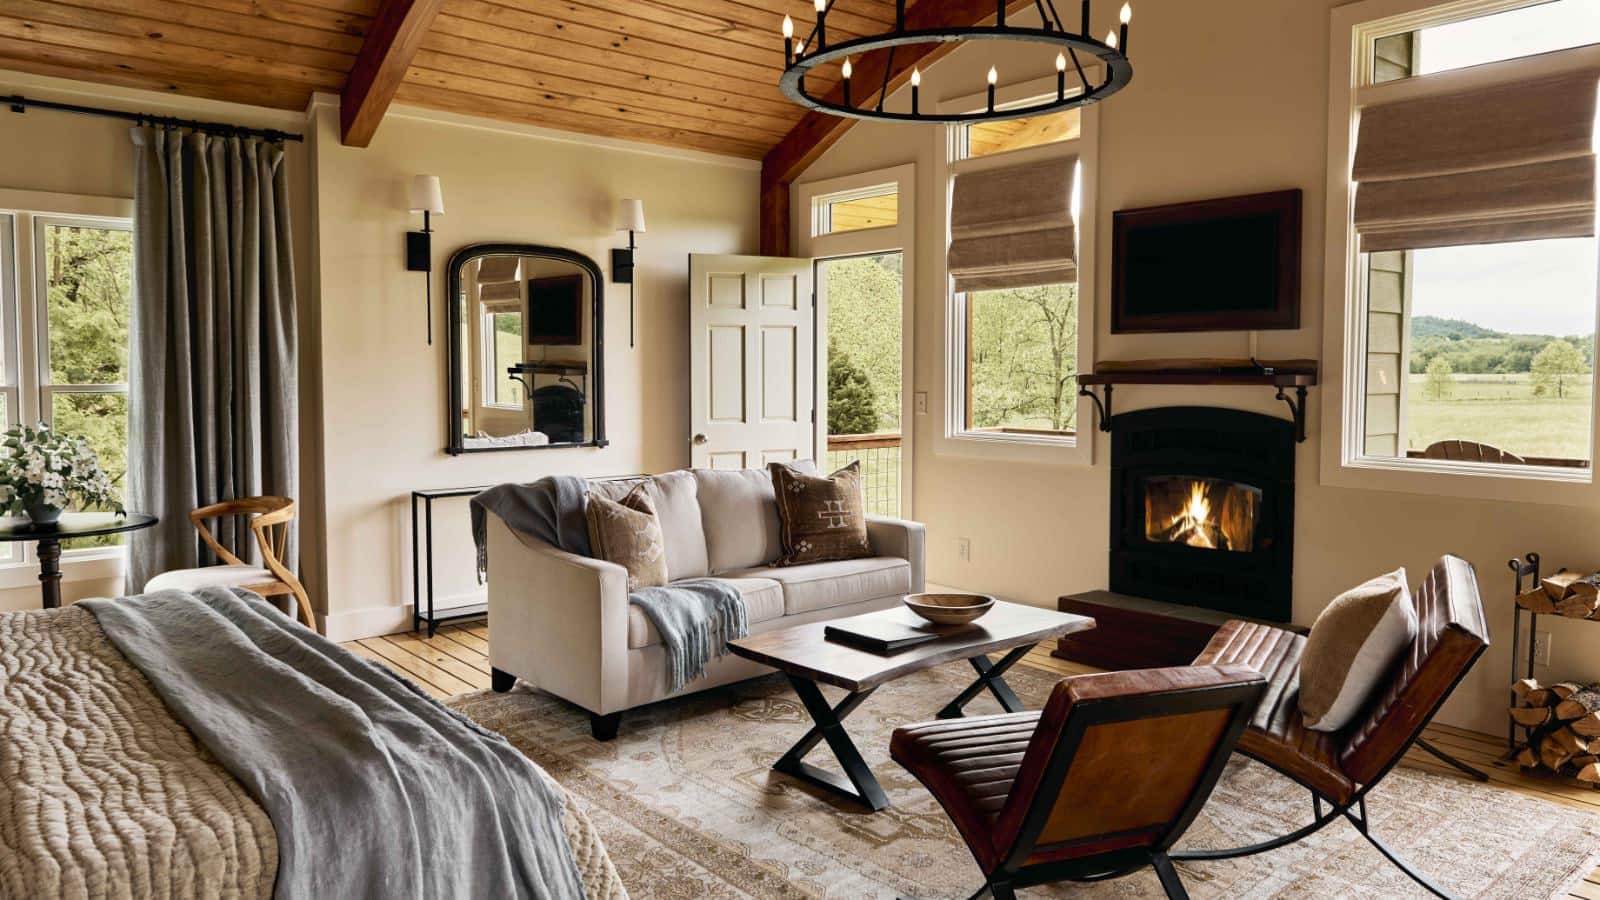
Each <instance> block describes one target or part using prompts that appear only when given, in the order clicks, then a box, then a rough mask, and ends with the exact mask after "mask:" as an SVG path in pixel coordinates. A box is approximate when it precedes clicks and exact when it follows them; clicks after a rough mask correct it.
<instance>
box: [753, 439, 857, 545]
mask: <svg viewBox="0 0 1600 900" xmlns="http://www.w3.org/2000/svg"><path fill="white" fill-rule="evenodd" d="M769 468H770V469H771V470H772V491H773V494H774V495H775V496H776V498H777V501H778V531H779V537H780V541H781V543H782V544H783V555H782V556H780V557H778V559H777V560H776V561H775V562H773V565H775V566H799V565H804V564H806V563H814V562H827V561H828V560H834V559H858V558H860V557H863V556H871V555H872V545H871V544H869V543H867V515H866V510H865V506H866V504H865V502H864V498H863V495H862V490H861V462H860V461H859V460H857V461H854V462H852V463H850V465H848V466H845V467H844V468H842V469H840V470H839V471H837V472H835V473H833V474H832V475H829V476H827V477H826V478H824V477H822V476H820V475H807V474H804V473H802V472H800V471H797V470H796V469H795V468H793V467H791V466H789V465H787V464H785V463H771V464H770V466H769Z"/></svg>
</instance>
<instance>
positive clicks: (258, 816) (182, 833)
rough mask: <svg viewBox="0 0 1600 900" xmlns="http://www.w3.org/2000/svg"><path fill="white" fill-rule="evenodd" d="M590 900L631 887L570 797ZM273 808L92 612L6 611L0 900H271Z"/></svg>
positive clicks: (571, 830) (571, 826) (0, 670)
mask: <svg viewBox="0 0 1600 900" xmlns="http://www.w3.org/2000/svg"><path fill="white" fill-rule="evenodd" d="M566 831H567V835H568V839H569V841H570V842H571V844H572V847H573V851H574V855H575V856H576V857H577V860H578V869H579V873H580V874H581V875H582V876H583V880H584V887H585V891H586V892H587V893H588V895H589V897H590V898H593V900H613V898H624V897H626V896H627V894H626V892H625V891H624V890H623V889H622V887H621V884H620V882H618V880H617V875H616V871H615V869H613V868H612V865H611V862H610V860H609V859H608V858H607V856H606V852H605V849H604V847H603V846H601V844H600V843H599V838H598V836H597V835H596V833H595V831H594V829H593V827H592V826H591V825H590V824H589V822H588V821H587V820H586V819H585V818H584V817H583V815H582V813H581V812H580V811H579V810H578V809H577V808H576V805H575V804H572V803H568V804H567V806H566ZM277 867H278V842H277V838H276V836H275V834H274V832H273V828H272V822H271V820H270V819H268V818H267V814H266V811H265V810H263V809H262V808H261V806H260V805H259V804H257V803H256V802H255V800H253V799H252V798H251V797H250V795H249V794H247V793H246V792H245V789H244V787H243V786H242V785H241V784H239V783H238V782H237V781H235V780H234V778H233V777H232V776H231V775H229V774H228V773H227V771H225V770H224V769H223V768H222V767H221V766H219V765H218V764H217V762H216V761H215V760H213V759H212V758H211V755H210V754H209V753H207V752H206V750H205V748H204V747H202V746H200V745H199V744H198V743H197V742H196V741H195V739H194V737H193V736H192V735H190V733H189V732H188V730H187V729H185V728H184V727H183V726H182V725H181V724H179V723H178V722H177V721H176V720H175V719H173V718H172V716H171V715H169V714H168V712H167V710H166V707H165V706H164V705H163V704H162V702H161V700H160V698H158V697H157V696H156V695H155V693H154V692H153V691H152V690H151V687H150V684H149V683H148V682H147V681H146V680H145V678H144V676H143V675H142V674H140V673H139V671H138V670H137V669H135V668H134V667H133V666H132V665H131V664H129V663H128V662H127V660H125V659H124V658H123V657H122V655H121V653H119V652H118V651H117V649H116V648H115V647H113V646H112V645H111V644H110V643H109V642H108V641H107V640H106V637H105V635H104V633H103V632H101V630H100V625H99V623H98V622H97V621H96V620H95V617H94V616H93V615H92V614H91V613H89V612H88V611H87V610H82V609H76V608H73V607H68V608H66V609H61V610H49V611H39V612H20V613H4V614H0V898H23V897H118V898H122V897H207V898H210V897H261V898H265V897H271V896H272V886H273V879H274V876H275V873H276V871H277Z"/></svg>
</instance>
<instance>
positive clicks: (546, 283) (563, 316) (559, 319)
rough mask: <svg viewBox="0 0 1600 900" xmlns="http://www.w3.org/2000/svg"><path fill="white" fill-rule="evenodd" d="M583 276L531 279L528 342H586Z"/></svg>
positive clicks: (575, 343)
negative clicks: (584, 337) (584, 333)
mask: <svg viewBox="0 0 1600 900" xmlns="http://www.w3.org/2000/svg"><path fill="white" fill-rule="evenodd" d="M583 293H584V291H583V276H582V275H557V276H554V277H551V278H530V279H528V343H529V344H530V345H532V344H554V345H558V346H577V345H581V344H582V343H583Z"/></svg>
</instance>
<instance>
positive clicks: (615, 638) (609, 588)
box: [489, 516, 628, 715]
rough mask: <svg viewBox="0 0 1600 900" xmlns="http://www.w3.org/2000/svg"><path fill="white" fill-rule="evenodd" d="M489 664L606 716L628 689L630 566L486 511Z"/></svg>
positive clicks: (623, 699) (621, 703)
mask: <svg viewBox="0 0 1600 900" xmlns="http://www.w3.org/2000/svg"><path fill="white" fill-rule="evenodd" d="M489 620H490V621H491V622H492V623H494V627H493V628H491V629H490V630H489V664H490V665H492V666H493V667H495V668H496V669H500V670H501V671H504V672H510V673H511V674H513V675H516V676H517V677H519V678H523V679H526V680H528V681H531V682H533V683H534V684H536V685H538V686H539V687H540V688H541V689H542V690H546V691H549V692H550V693H552V694H555V695H556V696H558V697H563V698H565V699H567V700H570V701H572V702H573V703H576V704H578V705H579V706H582V707H583V708H584V709H587V710H589V711H590V712H593V713H599V714H601V715H605V714H608V713H611V712H615V711H617V710H619V709H622V708H623V707H624V705H625V702H626V699H627V689H628V659H627V654H628V571H627V570H626V569H624V568H623V567H622V566H619V565H617V564H616V563H610V562H606V561H604V560H599V559H590V558H588V557H584V556H578V555H577V554H574V553H567V552H565V551H562V550H558V549H556V548H555V547H553V546H551V545H550V544H547V543H545V542H544V541H541V540H539V539H537V538H534V537H530V536H528V535H524V534H519V533H517V532H515V531H512V530H511V528H510V527H509V526H507V525H506V524H505V522H503V521H501V520H500V518H499V517H497V516H490V517H489Z"/></svg>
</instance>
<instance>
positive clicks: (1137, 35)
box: [802, 0, 1600, 732]
mask: <svg viewBox="0 0 1600 900" xmlns="http://www.w3.org/2000/svg"><path fill="white" fill-rule="evenodd" d="M1336 5H1339V4H1338V3H1336V2H1334V0H1294V2H1284V0H1229V2H1226V3H1192V2H1183V0H1143V2H1141V3H1137V4H1135V6H1136V7H1137V10H1136V17H1135V20H1134V23H1133V26H1134V27H1133V37H1132V42H1131V43H1132V49H1133V63H1134V71H1135V76H1134V80H1133V82H1132V84H1131V85H1130V86H1129V87H1128V88H1127V89H1125V90H1124V91H1123V92H1122V93H1120V94H1118V95H1116V96H1115V97H1112V98H1111V99H1109V100H1107V101H1106V102H1105V103H1104V104H1102V105H1101V107H1100V122H1101V129H1100V137H1099V141H1100V147H1099V149H1100V159H1101V166H1100V171H1099V172H1098V173H1094V174H1093V176H1092V177H1094V178H1096V179H1097V188H1098V191H1099V215H1098V221H1097V222H1096V223H1095V227H1096V228H1097V236H1098V238H1099V241H1098V259H1097V263H1098V265H1097V272H1098V279H1097V280H1098V284H1097V286H1096V288H1097V289H1096V292H1095V293H1096V298H1097V303H1098V306H1097V316H1096V318H1097V321H1098V323H1099V326H1098V333H1097V334H1096V340H1095V348H1094V349H1095V356H1096V358H1098V359H1132V358H1140V357H1162V356H1167V357H1182V356H1244V355H1246V354H1247V342H1246V337H1245V336H1244V335H1242V334H1209V335H1204V334H1203V335H1117V336H1112V335H1110V334H1109V333H1108V324H1109V322H1110V314H1109V306H1108V297H1109V290H1110V254H1111V241H1110V226H1111V215H1112V213H1113V212H1114V211H1115V210H1118V209H1126V208H1132V207H1140V206H1148V205H1154V204H1163V203H1173V202H1179V201H1184V200H1199V199H1204V198H1208V197H1222V196H1227V195H1230V194H1240V193H1247V192H1255V191H1266V190H1274V189H1282V188H1294V187H1298V188H1301V189H1302V190H1304V191H1305V201H1306V202H1305V219H1304V229H1305V231H1304V241H1305V245H1304V285H1303V288H1304V306H1303V309H1302V312H1301V321H1302V323H1303V325H1304V327H1302V328H1301V329H1299V330H1298V331H1291V332H1263V333H1262V335H1261V339H1260V354H1261V355H1262V356H1263V357H1277V358H1286V357H1313V358H1314V357H1318V356H1320V351H1321V348H1322V334H1321V323H1322V321H1323V303H1324V298H1323V297H1322V285H1323V277H1322V276H1323V254H1324V251H1323V227H1324V226H1323V221H1324V209H1325V202H1326V198H1325V193H1326V187H1325V186H1326V180H1327V175H1326V168H1325V167H1326V165H1327V159H1326V157H1327V114H1328V113H1327V97H1328V45H1329V10H1330V9H1331V8H1332V7H1334V6H1336ZM1096 6H1097V7H1098V6H1103V7H1105V8H1104V9H1102V10H1099V13H1100V16H1101V18H1097V20H1096V22H1097V28H1098V30H1104V29H1105V28H1108V27H1110V24H1111V20H1110V18H1109V17H1110V16H1111V15H1113V14H1114V4H1109V3H1108V4H1096ZM1102 18H1103V19H1104V20H1103V21H1102ZM982 52H983V49H982V48H976V49H974V50H972V51H962V52H959V53H957V54H953V55H952V56H951V57H950V58H949V59H948V60H947V61H946V62H944V63H941V64H940V66H938V67H936V68H935V69H934V70H933V71H932V72H930V73H927V80H925V81H924V87H923V98H924V103H926V102H928V101H927V98H929V97H938V96H941V92H942V93H943V94H944V95H947V96H948V95H960V94H965V93H970V92H971V91H972V90H973V89H974V86H981V84H982V70H983V68H985V67H986V64H985V63H984V62H980V61H979V60H977V59H976V57H974V55H973V54H974V53H977V54H981V53H982ZM1035 74H1038V73H1035ZM958 76H959V77H958ZM935 127H936V126H902V125H862V126H858V127H856V128H855V129H854V130H852V131H851V132H850V133H849V134H848V135H847V136H846V137H845V138H844V139H843V140H842V141H841V142H840V143H839V144H838V145H837V146H835V147H834V148H833V149H832V150H830V151H829V152H828V153H827V154H826V155H825V156H824V157H823V158H822V159H821V160H820V161H819V162H818V163H817V164H816V165H815V166H813V167H812V169H811V170H810V171H808V172H807V173H806V175H805V176H804V178H803V179H802V180H813V179H821V178H828V177H834V176H839V175H846V174H853V173H856V172H861V171H864V170H868V169H874V168H880V167H884V166H889V165H897V164H901V163H905V162H915V163H917V164H918V168H917V183H918V192H919V195H920V196H919V198H918V208H919V209H921V210H923V211H924V215H923V216H922V221H921V222H919V234H918V241H919V245H920V246H921V247H923V248H926V252H924V253H923V254H921V262H920V264H919V267H918V271H917V272H916V278H917V283H916V288H917V289H916V297H917V303H918V310H917V335H916V358H915V364H914V372H915V384H916V388H915V389H916V390H918V391H927V392H928V393H929V395H930V407H931V410H932V414H930V415H926V416H918V417H916V419H915V428H916V429H917V443H916V446H917V448H918V449H917V452H916V453H917V455H916V466H917V479H916V485H915V503H916V510H917V515H918V518H920V519H922V520H924V521H925V522H926V523H927V525H928V541H929V545H928V546H929V552H928V577H929V580H930V581H936V582H940V583H946V584H955V585H960V586H963V587H968V588H972V589H981V590H985V591H991V592H994V593H998V594H1001V595H1005V596H1009V597H1014V598H1017V599H1022V600H1026V601H1028V602H1030V603H1035V604H1039V605H1050V604H1053V603H1054V602H1055V599H1056V598H1057V596H1059V595H1061V594H1065V593H1071V592H1075V591H1081V590H1086V589H1093V588H1103V587H1105V585H1106V581H1107V547H1108V546H1109V534H1108V531H1109V518H1110V512H1109V509H1108V502H1109V449H1110V448H1109V445H1108V442H1107V441H1105V440H1104V439H1100V440H1098V441H1097V445H1096V448H1095V457H1096V462H1095V465H1094V466H1093V467H1069V466H1052V465H1029V464H1022V463H995V462H988V461H976V460H969V459H962V458H957V457H951V456H940V455H936V454H935V452H934V441H933V440H931V438H932V436H933V435H934V434H936V433H937V431H936V430H937V429H938V428H939V427H940V420H939V418H938V416H937V415H936V414H937V412H938V410H939V408H940V407H939V403H940V401H941V399H942V398H941V396H940V386H941V384H942V382H943V378H942V370H941V366H942V355H943V347H944V336H943V330H942V329H943V327H944V324H943V309H942V307H943V303H944V296H943V286H942V285H941V284H939V283H938V278H937V272H936V271H935V268H934V266H935V261H936V256H935V252H936V251H935V249H934V248H937V247H939V246H941V235H940V234H939V233H938V223H937V221H936V217H934V216H930V215H928V214H927V213H928V212H930V211H932V210H935V209H938V208H942V203H943V197H942V196H941V195H940V194H939V193H938V192H939V190H940V187H939V186H938V185H936V184H935V183H934V172H933V170H934V161H935V158H936V157H935V154H936V153H938V152H941V148H942V144H941V143H940V139H939V138H938V136H937V134H936V133H935V132H934V130H933V129H934V128H935ZM1209 277H1216V278H1221V277H1224V276H1223V274H1222V273H1215V274H1213V275H1211V276H1209ZM1332 302H1338V300H1337V298H1333V299H1332ZM1327 391H1328V388H1326V387H1324V388H1314V389H1312V392H1311V402H1310V406H1311V408H1310V411H1309V415H1308V422H1309V423H1310V427H1311V432H1312V433H1311V436H1310V440H1308V441H1307V442H1306V443H1304V444H1301V445H1299V451H1298V457H1297V462H1298V479H1299V481H1298V490H1297V495H1296V510H1295V525H1296V536H1295V575H1294V610H1295V614H1294V618H1295V620H1296V621H1298V622H1302V623H1307V624H1309V623H1310V622H1311V621H1312V620H1313V619H1314V618H1315V617H1316V615H1317V613H1318V612H1319V611H1320V610H1321V609H1322V608H1323V607H1324V606H1325V605H1326V603H1327V602H1328V601H1329V600H1330V599H1332V597H1333V596H1334V595H1336V594H1337V593H1338V592H1339V591H1341V590H1343V589H1344V588H1347V587H1349V586H1351V585H1353V584H1356V583H1358V582H1360V581H1362V580H1364V579H1366V578H1368V577H1370V576H1372V575H1375V574H1378V573H1379V572H1382V571H1386V570H1388V569H1392V568H1394V567H1396V566H1401V565H1404V566H1406V567H1407V569H1408V570H1409V571H1410V572H1411V573H1412V575H1413V580H1415V578H1417V577H1419V576H1420V573H1421V572H1422V571H1423V570H1424V569H1425V568H1426V567H1427V566H1429V565H1430V564H1431V563H1432V562H1433V561H1434V560H1435V559H1437V558H1438V557H1439V555H1441V554H1443V553H1456V554H1459V555H1461V556H1464V557H1466V558H1467V559H1469V560H1471V561H1472V563H1473V564H1474V565H1475V566H1476V567H1477V569H1478V574H1479V578H1480V580H1481V584H1482V589H1483V592H1484V596H1485V600H1486V603H1487V606H1488V611H1489V624H1490V628H1491V630H1492V639H1493V641H1494V644H1493V646H1491V647H1490V649H1489V651H1488V652H1487V653H1486V654H1485V656H1484V657H1483V659H1482V660H1481V661H1480V662H1479V663H1478V665H1477V666H1476V667H1475V668H1474V670H1473V671H1472V673H1471V674H1470V675H1469V676H1468V679H1467V680H1466V681H1465V682H1464V683H1463V684H1462V686H1461V687H1460V688H1459V689H1458V690H1457V691H1456V693H1455V695H1454V697H1453V699H1452V700H1451V701H1450V703H1449V704H1448V705H1447V706H1446V708H1445V711H1444V714H1443V720H1444V721H1447V722H1451V723H1454V724H1458V725H1463V726H1468V727H1473V728H1477V729H1480V730H1484V731H1491V732H1498V731H1499V730H1500V729H1502V728H1503V727H1504V722H1505V719H1504V706H1505V686H1506V684H1507V682H1508V679H1509V666H1510V663H1509V659H1510V635H1511V609H1512V607H1511V601H1510V594H1511V585H1510V582H1509V577H1510V575H1509V572H1508V571H1507V569H1506V560H1507V559H1509V558H1511V557H1513V556H1519V555H1521V554H1522V553H1525V552H1527V551H1529V550H1536V551H1539V552H1540V553H1542V554H1543V557H1544V559H1545V560H1546V561H1547V565H1551V567H1552V568H1554V566H1562V565H1564V566H1567V567H1570V568H1574V569H1584V570H1585V571H1593V570H1594V569H1596V568H1600V545H1597V544H1596V541H1595V540H1594V538H1593V535H1595V534H1597V533H1600V510H1594V509H1583V508H1576V509H1575V508H1572V507H1562V508H1552V507H1543V506H1538V505H1534V504H1516V503H1504V502H1491V501H1477V500H1461V499H1450V498H1442V497H1430V496H1423V495H1416V494H1399V493H1382V492H1374V491H1365V490H1346V489H1335V488H1328V487H1323V486H1321V485H1320V484H1319V467H1320V460H1319V458H1318V456H1319V454H1318V451H1317V447H1318V440H1317V433H1316V431H1317V428H1318V421H1319V404H1320V403H1322V402H1323V400H1324V398H1325V397H1327V396H1329V395H1328V394H1327ZM1116 396H1117V409H1118V411H1126V410H1130V409H1136V408H1140V407H1148V406H1166V405H1182V404H1205V405H1215V406H1227V407H1233V408H1237V409H1246V410H1251V411H1254V412H1260V413H1266V414H1270V415H1278V416H1285V415H1287V410H1286V408H1285V407H1284V405H1283V404H1282V403H1280V402H1279V401H1277V400H1274V399H1273V397H1272V394H1271V392H1270V391H1268V390H1266V389H1264V388H1251V389H1245V388H1204V389H1198V388H1192V389H1181V388H1170V387H1126V388H1119V389H1118V390H1117V394H1116ZM1079 421H1080V423H1084V424H1087V423H1089V422H1091V421H1092V418H1091V413H1090V412H1089V410H1088V408H1087V407H1080V411H1079ZM961 537H968V538H970V539H971V540H972V559H971V561H970V562H965V561H961V560H959V559H958V557H957V554H956V545H957V541H958V539H959V538H961ZM1552 564H1553V565H1552ZM1545 622H1550V620H1549V618H1548V617H1547V618H1546V619H1545V620H1542V621H1541V629H1542V628H1544V627H1547V626H1546V625H1545ZM1548 627H1549V628H1550V629H1551V630H1552V631H1553V632H1554V641H1553V659H1552V663H1553V664H1552V666H1551V667H1550V669H1549V670H1548V671H1541V672H1540V674H1541V676H1548V675H1557V676H1560V677H1564V678H1568V677H1581V678H1586V679H1588V680H1600V628H1596V627H1594V626H1593V625H1592V624H1591V623H1584V622H1564V621H1554V622H1550V624H1549V625H1548Z"/></svg>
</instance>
